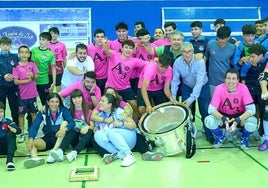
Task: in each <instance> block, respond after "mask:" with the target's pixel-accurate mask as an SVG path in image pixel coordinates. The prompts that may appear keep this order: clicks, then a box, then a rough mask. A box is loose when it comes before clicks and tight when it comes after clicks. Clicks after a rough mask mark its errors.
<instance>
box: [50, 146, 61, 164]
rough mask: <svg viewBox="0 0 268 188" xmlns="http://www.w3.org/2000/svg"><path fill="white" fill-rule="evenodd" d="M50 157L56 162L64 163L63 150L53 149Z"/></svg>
mask: <svg viewBox="0 0 268 188" xmlns="http://www.w3.org/2000/svg"><path fill="white" fill-rule="evenodd" d="M50 155H51V156H52V157H53V158H54V159H55V160H56V161H58V162H62V161H63V151H62V149H60V148H59V149H57V150H55V149H52V150H51V151H50Z"/></svg>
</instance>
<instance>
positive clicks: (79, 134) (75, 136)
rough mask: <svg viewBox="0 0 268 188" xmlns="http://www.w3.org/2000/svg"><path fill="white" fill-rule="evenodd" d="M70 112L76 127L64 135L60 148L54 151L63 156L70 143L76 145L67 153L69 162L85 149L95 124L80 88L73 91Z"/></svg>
mask: <svg viewBox="0 0 268 188" xmlns="http://www.w3.org/2000/svg"><path fill="white" fill-rule="evenodd" d="M70 112H71V115H72V117H73V118H74V121H75V128H74V129H73V130H71V131H70V132H69V133H68V134H67V135H66V136H65V137H64V139H63V141H62V144H61V146H60V148H59V149H58V150H56V151H54V154H55V155H56V156H58V157H62V156H63V153H64V152H65V150H66V149H67V148H68V146H69V145H70V144H72V145H75V146H74V148H73V150H72V151H71V152H69V153H68V154H67V155H66V158H67V160H68V162H72V161H73V160H75V159H76V158H77V154H78V153H80V152H81V151H82V150H83V149H85V147H86V145H87V144H88V143H89V141H90V140H91V137H92V136H93V127H94V126H93V125H90V116H91V110H90V109H89V106H88V105H87V104H86V102H85V99H84V97H83V93H82V92H81V91H80V90H79V89H75V90H73V91H72V93H71V104H70ZM74 143H75V144H74Z"/></svg>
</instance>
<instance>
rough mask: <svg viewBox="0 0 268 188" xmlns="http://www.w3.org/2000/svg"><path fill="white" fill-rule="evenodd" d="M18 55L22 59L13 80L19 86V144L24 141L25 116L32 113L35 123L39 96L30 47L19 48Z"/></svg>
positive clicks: (15, 70)
mask: <svg viewBox="0 0 268 188" xmlns="http://www.w3.org/2000/svg"><path fill="white" fill-rule="evenodd" d="M18 55H19V57H20V61H19V64H18V65H17V66H16V67H14V68H13V72H12V74H13V78H14V82H15V84H16V85H19V108H18V109H19V111H18V113H19V126H20V129H21V131H22V134H21V135H20V136H19V138H18V140H17V142H18V143H22V142H23V141H24V134H23V133H24V115H25V113H26V112H30V114H31V117H32V120H33V121H34V119H35V117H36V113H37V111H38V109H37V104H36V97H37V96H38V93H37V88H36V82H35V80H36V78H37V73H38V70H37V67H36V65H35V64H34V63H33V62H29V61H28V59H29V57H30V49H29V48H28V46H25V45H22V46H20V47H19V50H18Z"/></svg>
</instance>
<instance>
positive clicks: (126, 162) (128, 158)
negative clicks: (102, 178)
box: [121, 154, 136, 167]
mask: <svg viewBox="0 0 268 188" xmlns="http://www.w3.org/2000/svg"><path fill="white" fill-rule="evenodd" d="M135 162H136V159H135V157H134V156H133V155H132V154H129V155H127V156H126V157H125V158H124V159H123V161H122V162H121V166H123V167H127V166H131V165H132V164H134V163H135Z"/></svg>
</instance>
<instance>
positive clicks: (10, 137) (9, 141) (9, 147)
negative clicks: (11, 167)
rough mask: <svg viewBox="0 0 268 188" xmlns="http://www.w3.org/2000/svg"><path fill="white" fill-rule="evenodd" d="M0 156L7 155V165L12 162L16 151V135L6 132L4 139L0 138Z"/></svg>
mask: <svg viewBox="0 0 268 188" xmlns="http://www.w3.org/2000/svg"><path fill="white" fill-rule="evenodd" d="M0 140H1V141H0V154H2V155H7V163H8V162H13V156H14V153H15V151H16V135H15V134H14V133H13V132H11V131H8V132H7V133H6V135H5V137H4V138H0Z"/></svg>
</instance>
